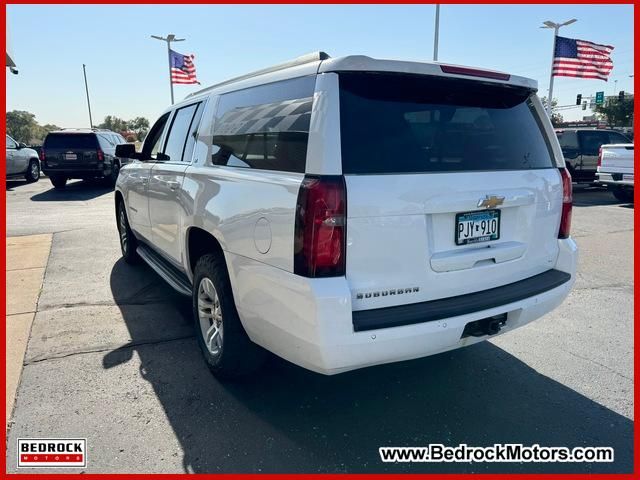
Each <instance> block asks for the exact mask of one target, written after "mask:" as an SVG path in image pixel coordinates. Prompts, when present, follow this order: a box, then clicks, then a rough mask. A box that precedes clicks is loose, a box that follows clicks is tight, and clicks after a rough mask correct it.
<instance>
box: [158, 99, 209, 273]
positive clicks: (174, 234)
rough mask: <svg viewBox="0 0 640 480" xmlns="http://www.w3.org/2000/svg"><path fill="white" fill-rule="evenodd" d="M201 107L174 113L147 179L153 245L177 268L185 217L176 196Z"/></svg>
mask: <svg viewBox="0 0 640 480" xmlns="http://www.w3.org/2000/svg"><path fill="white" fill-rule="evenodd" d="M202 107H203V103H194V104H191V105H188V106H185V107H181V108H179V109H178V110H176V111H175V113H174V115H173V116H172V118H171V120H170V127H169V130H168V133H167V135H166V140H165V145H164V148H163V150H162V154H161V155H158V158H157V161H156V163H155V164H154V165H153V168H152V169H151V177H150V179H149V190H148V193H147V195H148V197H149V215H150V219H151V236H152V239H153V244H154V246H155V247H156V248H158V249H159V250H160V251H161V252H162V253H163V254H164V255H165V256H166V257H167V259H168V260H170V261H172V262H174V263H175V264H176V265H177V266H180V265H181V252H182V249H181V245H180V241H181V238H180V235H179V233H180V227H181V225H180V219H181V218H183V216H184V205H183V203H182V198H181V197H180V196H179V193H180V188H181V186H182V181H183V179H184V172H185V170H186V169H187V167H188V166H189V163H190V162H191V155H192V153H193V146H194V141H195V135H196V132H197V130H198V128H197V127H198V123H199V120H200V115H202Z"/></svg>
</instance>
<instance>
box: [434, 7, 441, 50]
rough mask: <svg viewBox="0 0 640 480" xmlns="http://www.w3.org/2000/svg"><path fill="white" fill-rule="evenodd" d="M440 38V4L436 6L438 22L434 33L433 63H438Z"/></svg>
mask: <svg viewBox="0 0 640 480" xmlns="http://www.w3.org/2000/svg"><path fill="white" fill-rule="evenodd" d="M439 36H440V4H439V3H438V4H436V21H435V28H434V33H433V61H434V62H437V61H438V37H439Z"/></svg>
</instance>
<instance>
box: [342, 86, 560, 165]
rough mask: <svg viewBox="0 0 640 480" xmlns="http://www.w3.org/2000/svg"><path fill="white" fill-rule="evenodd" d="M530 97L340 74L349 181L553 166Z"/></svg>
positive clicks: (508, 90) (505, 89) (511, 90)
mask: <svg viewBox="0 0 640 480" xmlns="http://www.w3.org/2000/svg"><path fill="white" fill-rule="evenodd" d="M533 95H534V93H532V92H531V91H528V90H525V89H522V88H515V87H509V86H504V85H497V84H489V83H483V82H477V81H466V80H452V79H447V78H442V77H426V76H417V75H402V74H377V73H342V74H340V124H341V141H342V168H343V173H346V174H367V173H368V174H386V173H427V172H455V171H483V170H523V169H535V168H551V167H553V162H552V155H551V147H550V144H549V141H548V139H547V138H546V137H545V135H544V133H543V129H542V124H541V123H540V122H541V120H540V118H539V117H538V115H537V113H536V110H535V108H534V105H533V102H532V96H533Z"/></svg>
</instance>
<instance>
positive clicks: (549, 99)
mask: <svg viewBox="0 0 640 480" xmlns="http://www.w3.org/2000/svg"><path fill="white" fill-rule="evenodd" d="M558 30H560V26H559V25H556V26H555V27H554V30H553V50H551V71H550V72H549V96H548V97H547V115H549V118H551V114H552V110H553V107H552V105H553V63H554V61H555V59H556V42H557V41H558ZM171 103H173V97H171Z"/></svg>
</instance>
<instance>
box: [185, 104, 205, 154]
mask: <svg viewBox="0 0 640 480" xmlns="http://www.w3.org/2000/svg"><path fill="white" fill-rule="evenodd" d="M203 110H204V103H199V104H198V109H197V110H196V113H195V115H194V116H193V120H192V121H191V127H190V128H189V135H187V139H186V143H185V145H184V153H183V154H182V161H183V162H190V161H191V157H192V156H193V148H194V147H195V144H196V143H195V141H196V137H197V135H198V126H199V125H200V118H201V117H202V111H203Z"/></svg>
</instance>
